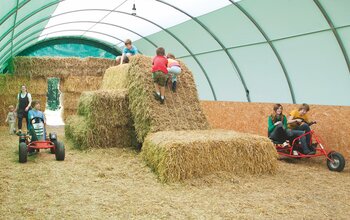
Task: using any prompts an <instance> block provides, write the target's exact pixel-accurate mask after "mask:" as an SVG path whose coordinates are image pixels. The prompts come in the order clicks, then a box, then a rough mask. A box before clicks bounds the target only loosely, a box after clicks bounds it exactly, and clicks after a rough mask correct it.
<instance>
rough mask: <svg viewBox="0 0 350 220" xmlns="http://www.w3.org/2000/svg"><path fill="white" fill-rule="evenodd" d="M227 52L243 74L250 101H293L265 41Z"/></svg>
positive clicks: (273, 55)
mask: <svg viewBox="0 0 350 220" xmlns="http://www.w3.org/2000/svg"><path fill="white" fill-rule="evenodd" d="M229 52H230V54H231V55H232V57H233V58H234V59H235V60H236V62H237V65H238V66H239V68H240V70H241V72H242V75H243V76H244V79H245V82H246V84H247V87H248V88H249V94H250V98H251V101H252V102H280V103H290V102H293V100H292V97H291V93H290V90H289V87H288V83H287V79H286V77H285V75H284V73H283V70H282V67H281V65H280V64H279V62H278V60H277V57H276V56H275V54H274V53H273V51H272V49H271V47H270V46H269V45H268V44H267V43H265V44H259V45H252V46H249V47H241V48H236V49H231V50H229ZM271 85H273V86H271Z"/></svg>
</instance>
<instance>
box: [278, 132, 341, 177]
mask: <svg viewBox="0 0 350 220" xmlns="http://www.w3.org/2000/svg"><path fill="white" fill-rule="evenodd" d="M309 134H310V136H311V138H310V145H312V146H313V147H314V150H315V153H314V154H303V153H301V152H302V150H301V146H300V145H301V144H300V139H301V138H302V137H304V136H306V135H309ZM274 144H275V147H276V150H277V152H278V154H279V155H281V156H285V157H289V158H298V159H299V158H312V157H323V156H324V157H326V159H327V166H328V169H329V170H331V171H338V172H341V171H343V169H344V167H345V159H344V157H343V155H341V154H340V153H338V152H335V151H329V152H327V151H326V149H325V145H324V143H322V142H321V139H320V138H319V136H317V135H316V133H315V131H314V130H310V131H309V132H306V133H305V134H302V135H300V136H299V137H296V138H294V139H293V140H292V141H291V143H290V142H285V143H284V144H282V143H276V142H274Z"/></svg>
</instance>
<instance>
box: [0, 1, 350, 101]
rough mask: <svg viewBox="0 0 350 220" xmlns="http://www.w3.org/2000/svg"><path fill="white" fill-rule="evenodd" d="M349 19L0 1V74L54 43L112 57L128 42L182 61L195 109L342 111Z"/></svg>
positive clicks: (301, 4) (141, 4)
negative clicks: (213, 103)
mask: <svg viewBox="0 0 350 220" xmlns="http://www.w3.org/2000/svg"><path fill="white" fill-rule="evenodd" d="M349 10H350V1H348V0H333V1H329V0H293V1H291V0H241V1H237V0H215V1H209V0H207V1H203V0H186V1H185V0H177V1H171V0H99V1H97V0H89V1H87V0H1V7H0V67H1V68H0V70H3V69H5V68H6V64H7V62H8V61H9V60H10V59H11V58H12V57H14V56H16V55H23V54H25V55H28V54H34V55H40V52H39V51H40V50H41V51H46V52H45V55H50V53H52V55H59V52H57V51H59V50H57V51H55V48H56V47H53V46H55V45H56V44H57V45H59V44H62V42H64V43H65V44H69V43H71V44H81V45H89V46H91V47H92V48H97V49H99V50H102V51H104V52H108V53H109V55H108V56H109V57H110V58H114V56H115V55H118V54H119V53H120V50H121V48H122V47H123V41H124V40H125V39H127V38H129V39H131V40H132V41H133V42H134V45H136V46H137V48H138V49H139V50H140V52H141V53H143V54H145V55H150V56H152V55H154V54H155V49H156V48H157V47H160V46H162V47H164V48H165V49H166V52H172V53H174V54H175V55H176V56H177V57H178V58H179V59H181V60H183V61H184V62H185V63H186V64H187V65H188V66H189V67H190V68H191V69H192V70H193V72H194V75H195V79H196V84H197V86H198V90H199V96H200V98H201V99H204V100H219V101H243V102H283V103H302V102H307V103H311V104H323V105H347V106H348V105H350V98H349V94H350V62H349V53H350V41H349V40H348V39H350V16H349V15H348V12H349ZM47 47H53V48H54V49H52V48H51V50H47V49H46V50H44V49H45V48H47ZM68 48H70V47H68ZM48 51H49V52H48ZM50 51H51V52H50ZM75 51H79V50H75ZM87 51H88V52H87V55H89V50H87ZM90 51H93V50H92V49H91V50H90ZM104 52H103V56H104V57H106V56H105V54H104ZM48 53H49V54H48ZM90 55H92V56H99V55H101V51H99V52H96V53H93V52H91V54H90ZM101 56H102V55H101ZM108 56H107V57H108Z"/></svg>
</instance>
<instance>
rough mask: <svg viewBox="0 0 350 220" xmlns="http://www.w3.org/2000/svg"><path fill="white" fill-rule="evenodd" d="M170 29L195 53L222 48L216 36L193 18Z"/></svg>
mask: <svg viewBox="0 0 350 220" xmlns="http://www.w3.org/2000/svg"><path fill="white" fill-rule="evenodd" d="M169 30H170V31H171V32H173V33H174V34H175V35H176V36H177V37H178V38H179V39H180V40H181V41H182V42H184V43H185V44H186V45H187V46H188V47H189V48H190V49H191V51H192V52H193V53H194V54H196V53H202V52H206V51H212V50H217V49H221V47H220V45H219V44H218V43H217V42H216V41H215V40H214V38H213V37H212V36H211V35H210V34H209V33H208V32H207V31H205V30H204V29H203V28H202V27H201V26H200V25H199V24H198V23H196V22H195V21H193V20H189V21H186V22H184V23H182V24H181V25H177V26H174V27H171V28H169ZM204 45H205V46H204Z"/></svg>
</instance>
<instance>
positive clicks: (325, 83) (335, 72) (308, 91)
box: [275, 31, 350, 105]
mask: <svg viewBox="0 0 350 220" xmlns="http://www.w3.org/2000/svg"><path fill="white" fill-rule="evenodd" d="M275 45H276V48H277V49H278V51H279V52H280V54H281V57H282V60H283V61H284V63H285V65H286V67H287V69H288V72H289V75H290V78H291V82H292V85H293V87H294V92H295V97H296V101H297V102H298V103H302V102H306V103H311V104H312V103H314V104H326V105H327V104H330V105H350V99H348V98H347V97H348V94H350V87H349V85H350V77H349V72H348V70H347V66H346V63H345V60H344V57H343V55H342V53H341V50H340V47H339V45H338V44H337V41H336V39H335V37H334V35H333V33H332V32H331V31H327V32H321V33H317V34H311V35H306V36H302V37H296V38H290V39H287V40H281V41H278V42H276V43H275Z"/></svg>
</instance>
